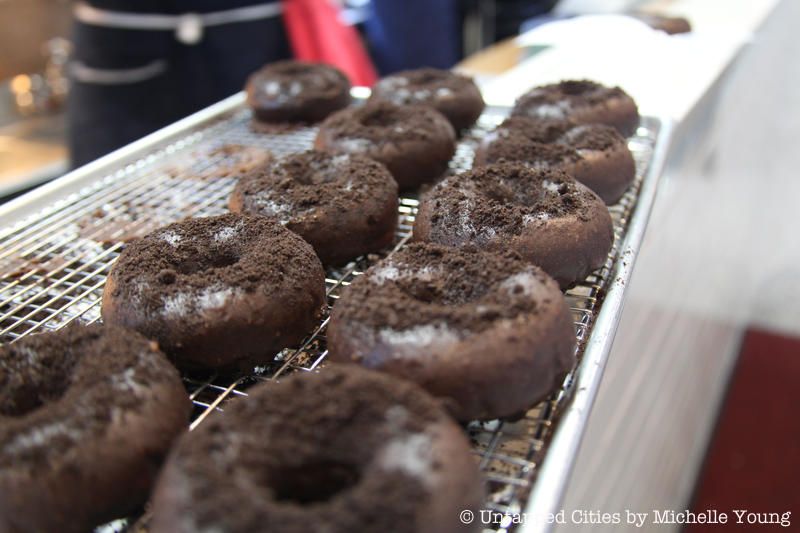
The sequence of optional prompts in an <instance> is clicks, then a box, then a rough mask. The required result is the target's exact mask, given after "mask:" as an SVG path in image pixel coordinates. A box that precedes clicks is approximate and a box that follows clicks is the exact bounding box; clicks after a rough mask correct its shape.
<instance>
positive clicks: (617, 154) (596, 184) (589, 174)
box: [474, 116, 636, 204]
mask: <svg viewBox="0 0 800 533" xmlns="http://www.w3.org/2000/svg"><path fill="white" fill-rule="evenodd" d="M499 161H520V162H523V163H526V164H528V165H530V166H532V167H534V168H550V169H558V170H563V171H564V172H566V173H567V174H569V175H570V176H572V177H573V178H575V179H576V180H578V181H580V182H581V183H583V184H584V185H586V186H587V187H589V188H590V189H592V190H593V191H594V192H596V193H597V195H598V196H600V198H602V199H603V200H604V201H605V202H606V204H613V203H615V202H617V201H618V200H619V199H620V198H621V197H622V195H623V194H624V193H625V191H626V190H627V189H628V187H630V185H631V183H633V180H634V178H635V177H636V164H635V162H634V160H633V155H631V152H630V150H628V146H627V143H626V142H625V139H624V138H623V137H622V135H620V134H619V133H618V132H617V131H616V130H615V129H614V128H612V127H611V126H604V125H602V124H581V125H577V124H573V123H571V122H569V121H564V120H553V119H536V118H531V117H524V116H514V117H510V118H508V119H506V120H505V121H504V122H503V123H502V124H500V126H498V127H497V128H496V129H495V130H494V131H492V132H490V133H489V134H488V135H486V136H485V137H484V138H483V140H482V141H481V144H480V145H479V146H478V148H477V150H476V153H475V163H474V164H475V166H480V165H486V164H490V163H496V162H499Z"/></svg>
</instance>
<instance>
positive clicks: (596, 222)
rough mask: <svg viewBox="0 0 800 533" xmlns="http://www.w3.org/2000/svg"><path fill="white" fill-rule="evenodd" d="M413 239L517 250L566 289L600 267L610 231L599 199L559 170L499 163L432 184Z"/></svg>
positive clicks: (611, 236) (606, 254)
mask: <svg viewBox="0 0 800 533" xmlns="http://www.w3.org/2000/svg"><path fill="white" fill-rule="evenodd" d="M414 239H416V240H419V241H428V242H436V243H439V244H444V245H447V246H456V247H459V246H464V245H467V244H472V245H476V246H478V247H480V248H485V249H488V250H506V249H511V250H515V251H517V252H518V253H519V254H520V255H521V256H522V257H523V258H524V259H526V260H528V261H530V262H531V263H533V264H535V265H538V266H540V267H542V269H543V270H544V271H545V272H547V273H548V274H550V275H551V276H552V277H553V278H555V280H556V281H557V282H558V283H559V285H560V286H561V287H562V288H568V287H571V286H572V285H574V284H575V283H576V282H578V281H580V280H582V279H584V278H585V277H586V276H587V275H588V274H589V273H590V272H591V271H592V270H595V269H597V268H600V267H601V266H603V264H605V262H606V259H607V258H608V253H609V251H610V250H611V245H612V244H613V243H614V231H613V227H612V224H611V215H610V214H609V212H608V209H607V208H606V206H605V205H604V204H603V201H602V200H601V199H600V198H599V197H598V196H597V195H596V194H595V193H593V192H592V191H590V190H589V189H588V188H587V187H586V186H584V185H582V184H580V183H578V182H577V181H575V180H574V179H572V178H571V177H570V176H569V175H567V174H565V173H564V172H562V171H559V170H545V169H533V168H530V167H528V166H525V165H523V164H521V163H497V164H494V165H489V166H485V167H478V168H475V169H473V170H471V171H469V172H465V173H463V174H460V175H457V176H450V177H448V178H446V179H444V180H442V181H441V182H439V183H438V184H437V185H436V186H434V187H433V189H431V191H430V192H429V193H428V194H427V195H425V196H424V197H423V199H422V202H421V203H420V206H419V212H418V213H417V219H416V222H415V224H414Z"/></svg>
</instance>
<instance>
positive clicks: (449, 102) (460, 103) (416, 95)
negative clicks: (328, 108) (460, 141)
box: [369, 68, 486, 131]
mask: <svg viewBox="0 0 800 533" xmlns="http://www.w3.org/2000/svg"><path fill="white" fill-rule="evenodd" d="M369 100H370V101H371V102H376V101H379V100H383V101H389V102H392V103H395V104H397V105H408V104H424V105H428V106H431V107H433V108H434V109H436V110H437V111H439V112H440V113H441V114H443V115H444V116H446V117H447V120H449V121H450V124H452V125H453V128H454V129H455V130H456V131H461V130H463V129H466V128H469V127H470V126H472V125H473V124H475V121H476V120H478V117H480V116H481V113H482V112H483V108H484V107H485V106H486V104H485V103H484V102H483V97H482V96H481V91H480V90H479V89H478V86H477V85H475V82H474V81H472V78H468V77H467V76H462V75H461V74H457V73H455V72H452V71H449V70H439V69H435V68H421V69H417V70H406V71H402V72H397V73H395V74H392V75H391V76H387V77H385V78H383V79H381V80H380V81H378V83H376V84H375V86H374V87H373V88H372V95H371V96H370V98H369Z"/></svg>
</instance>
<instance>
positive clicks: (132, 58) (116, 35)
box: [68, 0, 291, 166]
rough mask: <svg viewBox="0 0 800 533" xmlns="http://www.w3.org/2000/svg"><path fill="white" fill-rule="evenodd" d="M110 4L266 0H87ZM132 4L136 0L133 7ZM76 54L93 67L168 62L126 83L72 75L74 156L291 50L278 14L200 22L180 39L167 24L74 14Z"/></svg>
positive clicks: (155, 123) (165, 7) (145, 6)
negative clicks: (128, 26) (132, 26)
mask: <svg viewBox="0 0 800 533" xmlns="http://www.w3.org/2000/svg"><path fill="white" fill-rule="evenodd" d="M90 3H91V5H93V6H95V7H98V8H103V9H108V10H114V11H129V12H130V11H135V12H139V13H163V14H181V13H186V12H194V13H203V12H211V11H219V10H227V9H233V8H236V7H242V6H247V5H255V4H263V3H265V1H264V0H260V1H256V0H226V1H221V0H173V1H163V0H137V2H131V1H130V0H93V1H91V2H90ZM131 6H134V7H135V10H134V9H131ZM73 33H74V36H73V38H74V46H75V49H74V59H75V61H77V62H79V63H81V64H83V65H85V66H87V67H90V68H93V69H135V68H140V67H145V66H147V65H152V64H154V62H166V68H165V70H164V72H163V73H160V74H158V75H157V76H154V77H152V78H149V79H147V80H144V81H139V82H136V83H129V84H114V85H107V84H98V83H85V82H81V81H78V80H73V83H72V87H71V90H70V96H69V102H68V119H69V128H70V132H69V144H70V152H71V157H72V164H73V165H74V166H78V165H81V164H84V163H86V162H89V161H91V160H93V159H96V158H97V157H99V156H101V155H103V154H105V153H108V152H110V151H112V150H114V149H116V148H119V147H121V146H124V145H125V144H128V143H130V142H131V141H134V140H136V139H138V138H140V137H143V136H144V135H147V134H148V133H151V132H153V131H155V130H156V129H158V128H161V127H163V126H166V125H167V124H170V123H172V122H174V121H176V120H178V119H180V118H182V117H185V116H187V115H189V114H191V113H193V112H195V111H197V110H199V109H202V108H203V107H206V106H208V105H210V104H212V103H214V102H217V101H219V100H221V99H223V98H225V97H226V96H229V95H231V94H233V93H235V92H237V91H239V90H241V89H242V87H243V85H244V82H245V80H246V78H247V76H248V75H249V74H250V73H251V72H253V71H255V70H256V69H258V68H259V67H261V66H262V65H264V64H265V63H268V62H271V61H277V60H279V59H285V58H288V57H290V56H291V51H290V48H289V43H288V39H287V36H286V32H285V30H284V26H283V20H282V18H281V17H280V16H277V17H272V18H266V19H261V20H255V21H251V22H240V23H233V24H227V25H221V26H215V27H210V28H205V33H204V37H203V40H202V41H201V42H199V43H198V44H196V45H186V44H183V43H181V42H179V41H178V40H177V39H176V38H175V34H174V32H172V31H145V30H125V29H116V28H104V27H97V26H91V25H87V24H83V23H80V22H76V23H75V26H74V31H73Z"/></svg>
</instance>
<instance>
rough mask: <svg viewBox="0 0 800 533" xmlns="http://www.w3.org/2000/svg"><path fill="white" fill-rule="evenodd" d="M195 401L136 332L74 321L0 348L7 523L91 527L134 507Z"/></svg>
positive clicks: (3, 526)
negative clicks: (60, 328)
mask: <svg viewBox="0 0 800 533" xmlns="http://www.w3.org/2000/svg"><path fill="white" fill-rule="evenodd" d="M190 409H191V403H190V402H189V397H188V396H187V394H186V391H185V390H184V388H183V385H182V383H181V380H180V377H179V376H178V372H177V371H176V370H175V368H173V367H172V365H170V364H169V362H168V361H167V359H166V358H165V357H164V355H163V354H162V353H161V352H160V351H159V350H158V347H157V346H156V344H155V343H154V342H152V341H148V340H147V339H145V338H144V337H142V336H141V335H139V334H138V333H135V332H133V331H129V330H125V329H122V328H118V327H115V326H100V325H92V326H82V325H77V324H75V325H70V326H67V327H66V328H64V329H62V330H59V331H56V332H50V333H43V334H39V335H31V336H28V337H26V338H23V339H20V340H19V341H18V342H15V343H13V344H8V345H5V346H2V347H0V495H2V497H0V530H2V531H64V532H67V533H69V532H83V531H87V530H90V529H91V528H92V527H94V526H97V525H100V524H102V523H104V522H108V521H109V520H112V519H114V518H120V517H122V516H125V515H126V514H128V513H131V512H133V511H134V510H136V509H137V508H138V507H139V506H141V505H142V504H143V503H144V501H145V500H146V498H147V496H148V494H149V492H150V487H151V485H152V484H153V482H154V481H155V477H156V474H157V473H158V470H159V468H160V467H161V463H162V461H163V459H164V458H165V457H166V455H167V452H168V450H169V447H170V445H171V443H172V440H173V439H174V438H175V437H177V435H178V434H179V433H181V432H182V431H183V430H184V429H185V427H186V424H187V422H188V419H189V411H190Z"/></svg>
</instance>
